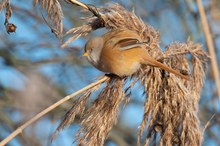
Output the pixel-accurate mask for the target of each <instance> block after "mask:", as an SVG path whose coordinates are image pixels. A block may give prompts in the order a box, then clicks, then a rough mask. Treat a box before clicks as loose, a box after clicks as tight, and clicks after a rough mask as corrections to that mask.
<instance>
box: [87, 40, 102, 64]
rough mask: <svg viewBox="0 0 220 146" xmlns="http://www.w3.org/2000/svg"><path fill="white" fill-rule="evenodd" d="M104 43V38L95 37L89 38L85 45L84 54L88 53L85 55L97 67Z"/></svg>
mask: <svg viewBox="0 0 220 146" xmlns="http://www.w3.org/2000/svg"><path fill="white" fill-rule="evenodd" d="M103 45H104V40H103V38H102V37H93V38H91V39H89V40H88V42H87V43H86V45H85V53H84V54H86V55H84V56H86V57H87V59H88V61H89V62H90V63H91V64H92V65H94V66H95V67H98V64H99V59H100V55H101V52H102V48H103Z"/></svg>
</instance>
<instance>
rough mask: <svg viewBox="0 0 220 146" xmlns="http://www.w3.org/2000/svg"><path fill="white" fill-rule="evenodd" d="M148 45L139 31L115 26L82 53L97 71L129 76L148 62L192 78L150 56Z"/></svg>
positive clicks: (89, 42) (89, 41) (180, 75)
mask: <svg viewBox="0 0 220 146" xmlns="http://www.w3.org/2000/svg"><path fill="white" fill-rule="evenodd" d="M146 47H149V46H148V45H147V44H146V43H145V42H143V39H142V38H141V37H140V35H139V34H138V33H137V32H136V31H133V30H129V29H115V30H112V31H109V32H107V33H105V34H104V35H102V36H95V37H92V38H90V39H89V40H88V41H87V43H86V44H85V48H84V54H83V56H85V57H86V58H87V60H88V62H89V63H91V64H92V65H93V66H94V67H95V68H97V69H98V70H100V71H102V72H107V73H111V74H114V75H117V76H119V77H125V76H130V75H132V74H134V73H135V72H137V71H138V70H139V69H140V67H141V66H142V65H149V66H154V67H158V68H161V69H163V70H166V71H168V72H170V73H172V74H175V75H176V76H179V77H181V78H183V79H186V80H189V77H188V76H186V75H183V74H181V73H180V72H178V71H176V70H174V69H172V68H170V67H168V66H167V65H165V64H163V63H161V62H159V61H157V60H156V59H154V58H153V57H151V56H150V54H149V53H148V51H147V49H146Z"/></svg>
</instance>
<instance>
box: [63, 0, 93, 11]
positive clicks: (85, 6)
mask: <svg viewBox="0 0 220 146" xmlns="http://www.w3.org/2000/svg"><path fill="white" fill-rule="evenodd" d="M65 1H66V2H69V3H71V4H74V5H77V6H80V7H83V8H84V9H87V10H89V7H88V6H87V5H86V4H84V3H81V2H79V1H77V0H65Z"/></svg>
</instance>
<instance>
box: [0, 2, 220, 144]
mask: <svg viewBox="0 0 220 146" xmlns="http://www.w3.org/2000/svg"><path fill="white" fill-rule="evenodd" d="M81 2H84V3H90V4H93V5H95V6H103V5H106V3H108V2H117V3H120V4H121V5H123V6H124V7H126V8H127V9H129V10H130V11H132V10H134V11H135V13H136V14H137V15H138V16H140V17H141V18H142V20H143V21H144V22H146V23H148V24H150V25H151V26H153V27H154V28H155V29H157V30H158V31H159V32H160V35H161V43H160V45H161V48H162V49H164V48H165V46H167V45H169V44H170V43H172V42H186V41H187V39H190V40H192V41H194V42H196V43H201V44H203V46H204V49H205V50H206V51H208V50H207V46H206V42H205V38H204V34H203V30H202V27H201V23H200V17H199V13H198V7H197V4H196V2H195V1H194V0H138V1H136V0H118V1H116V0H112V1H107V0H96V1H92V0H83V1H81ZM60 3H61V6H62V10H63V13H64V17H63V24H64V31H66V30H68V29H70V28H72V27H77V26H80V25H82V24H83V23H84V21H83V20H81V19H80V17H84V16H85V14H84V13H82V11H81V8H80V7H77V6H74V5H71V4H67V3H65V2H64V1H62V0H60ZM203 4H204V8H205V10H206V15H207V18H208V22H209V24H210V28H211V32H212V37H213V40H214V43H215V44H214V45H215V49H216V50H215V53H216V57H217V59H218V60H217V61H218V62H220V57H219V55H220V36H219V35H220V1H218V0H203ZM11 5H12V10H13V14H12V17H11V18H10V22H12V23H14V24H16V26H17V30H16V33H11V34H7V32H6V31H5V26H4V19H5V15H4V13H5V11H4V10H3V11H2V12H1V13H0V140H2V139H4V138H5V137H6V136H8V135H9V134H10V133H11V132H12V131H14V130H15V129H16V128H17V127H19V126H20V125H21V124H22V123H24V122H25V121H27V120H28V119H30V118H31V117H33V116H34V115H36V114H37V113H38V112H40V111H42V110H43V109H45V108H46V107H48V106H49V105H51V104H52V103H54V102H56V101H58V100H59V99H61V98H62V97H64V96H66V95H68V94H70V93H73V92H74V91H77V90H78V89H81V88H82V87H84V86H86V85H88V84H90V83H92V82H93V81H95V79H96V78H97V76H99V75H103V73H102V72H99V71H98V70H96V69H95V68H94V67H92V66H91V65H90V64H89V63H88V62H87V61H86V59H85V58H83V57H82V53H83V47H84V44H85V42H86V40H88V38H90V37H91V36H92V35H97V34H100V33H102V32H103V31H104V30H98V31H96V32H95V33H92V34H89V35H88V36H86V37H81V38H79V39H77V40H76V41H74V42H73V43H71V44H70V45H69V46H68V47H67V48H65V49H61V48H60V45H61V43H62V42H60V40H58V39H57V38H56V36H55V35H54V34H53V33H51V29H50V28H49V27H48V26H47V24H46V22H45V21H44V19H43V18H42V15H41V13H40V9H39V8H38V7H33V4H32V1H22V0H14V1H12V3H11ZM43 14H44V13H43ZM45 15H46V14H45ZM142 92H143V91H142V89H141V88H139V87H138V85H137V86H136V87H135V88H134V89H133V91H132V96H131V100H130V102H129V103H128V104H127V106H125V107H122V108H121V111H120V115H119V120H118V124H117V125H116V126H115V127H114V128H113V129H112V131H111V133H110V134H109V139H108V140H107V141H106V146H117V145H120V146H121V145H122V146H133V145H136V138H137V132H138V126H139V124H140V123H141V120H142V116H143V103H144V100H145V97H144V96H142ZM94 97H95V96H94ZM93 100H94V99H91V102H92V101H93ZM73 101H74V99H73V100H70V101H69V102H67V103H65V104H63V105H61V106H60V107H58V108H56V109H55V110H53V111H52V112H50V113H49V114H47V115H46V116H44V117H43V118H41V119H40V120H39V121H37V122H36V123H35V124H32V125H31V126H30V127H28V128H27V129H25V131H24V132H23V133H22V134H20V135H19V136H17V137H16V138H15V139H13V140H12V141H11V142H10V143H8V146H48V145H51V146H60V145H63V146H69V145H75V143H73V142H74V133H75V132H76V131H77V130H78V129H79V127H80V125H79V120H78V118H77V119H76V120H75V122H74V123H73V124H72V125H71V126H70V127H68V128H66V129H65V130H63V131H61V133H60V134H59V135H58V136H57V138H56V139H55V140H54V141H53V143H52V144H51V143H50V140H51V135H52V134H53V132H54V131H55V129H56V128H57V126H58V125H59V123H60V122H61V120H62V119H63V117H64V114H65V113H66V111H67V110H68V109H70V108H71V105H72V102H73ZM88 106H89V105H88ZM213 114H215V116H214V118H213V119H211V120H210V118H211V117H212V116H213ZM199 118H200V120H201V128H203V127H204V126H205V125H206V123H207V122H208V121H209V122H210V124H209V126H208V127H207V129H206V130H205V134H204V142H203V145H204V146H218V145H220V139H219V135H220V103H219V99H218V95H217V88H216V85H215V80H214V78H213V75H212V70H211V68H210V62H208V68H207V71H206V79H205V83H204V88H203V90H202V92H201V99H200V105H199Z"/></svg>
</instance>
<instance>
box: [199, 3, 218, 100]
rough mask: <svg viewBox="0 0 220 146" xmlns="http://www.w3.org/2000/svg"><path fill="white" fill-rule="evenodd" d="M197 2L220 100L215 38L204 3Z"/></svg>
mask: <svg viewBox="0 0 220 146" xmlns="http://www.w3.org/2000/svg"><path fill="white" fill-rule="evenodd" d="M196 2H197V5H198V8H199V14H200V17H201V23H202V27H203V31H204V34H205V38H206V43H207V46H208V49H209V54H210V56H211V66H212V72H213V75H214V79H215V82H216V86H217V93H218V98H219V100H220V74H219V69H218V63H217V59H216V56H215V48H214V43H213V39H212V34H211V32H210V28H209V24H208V22H207V18H206V15H205V10H204V7H203V5H202V2H201V0H196Z"/></svg>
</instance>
